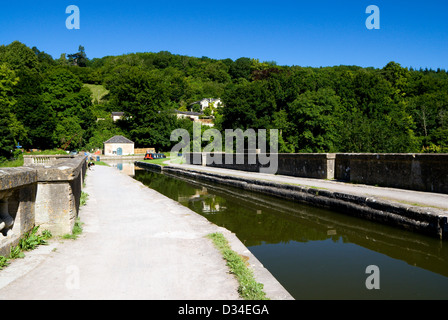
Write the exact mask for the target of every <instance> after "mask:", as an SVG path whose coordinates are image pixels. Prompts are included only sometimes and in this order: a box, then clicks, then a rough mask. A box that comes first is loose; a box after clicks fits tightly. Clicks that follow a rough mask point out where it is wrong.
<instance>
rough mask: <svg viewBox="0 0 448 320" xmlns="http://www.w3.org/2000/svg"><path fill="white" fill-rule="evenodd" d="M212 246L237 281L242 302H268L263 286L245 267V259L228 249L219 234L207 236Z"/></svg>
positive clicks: (227, 245) (225, 240) (224, 240)
mask: <svg viewBox="0 0 448 320" xmlns="http://www.w3.org/2000/svg"><path fill="white" fill-rule="evenodd" d="M208 238H210V239H211V240H212V241H213V244H214V245H215V246H216V248H218V250H219V251H220V252H221V254H222V255H223V258H224V260H226V261H227V266H228V267H229V268H230V272H231V273H232V274H233V275H235V277H236V279H237V280H238V283H239V287H238V293H239V295H240V296H241V298H243V299H244V300H269V299H268V298H267V297H266V293H265V292H264V291H263V287H264V286H263V284H261V283H258V282H257V281H256V280H255V278H254V274H253V272H252V270H251V269H249V268H248V266H247V265H246V262H245V259H244V258H243V257H241V256H240V255H239V254H237V253H236V252H235V251H233V250H232V249H231V248H230V245H229V243H228V241H227V239H226V238H225V237H224V235H223V234H221V233H212V234H210V235H208Z"/></svg>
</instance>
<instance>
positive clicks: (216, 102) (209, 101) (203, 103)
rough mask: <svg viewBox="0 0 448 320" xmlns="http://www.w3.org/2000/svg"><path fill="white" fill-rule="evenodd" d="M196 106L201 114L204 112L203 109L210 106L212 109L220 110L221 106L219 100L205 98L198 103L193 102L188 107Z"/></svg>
mask: <svg viewBox="0 0 448 320" xmlns="http://www.w3.org/2000/svg"><path fill="white" fill-rule="evenodd" d="M197 104H198V105H200V107H201V111H202V112H204V110H205V109H207V108H208V107H211V106H213V107H214V108H220V107H222V106H223V104H222V101H221V99H212V98H205V99H202V100H200V101H195V102H193V103H192V104H191V105H190V106H191V107H193V106H194V105H197Z"/></svg>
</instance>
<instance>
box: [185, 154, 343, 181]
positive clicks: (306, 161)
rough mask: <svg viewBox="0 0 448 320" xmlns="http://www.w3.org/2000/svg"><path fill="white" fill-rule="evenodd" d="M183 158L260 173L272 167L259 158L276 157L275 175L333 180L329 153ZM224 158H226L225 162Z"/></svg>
mask: <svg viewBox="0 0 448 320" xmlns="http://www.w3.org/2000/svg"><path fill="white" fill-rule="evenodd" d="M184 156H185V159H186V162H187V163H188V164H195V165H207V166H209V167H216V168H224V169H234V170H242V171H249V172H260V169H261V168H263V167H268V166H270V165H273V163H269V164H267V165H263V164H261V161H260V157H261V156H264V157H265V158H267V159H270V160H273V157H274V156H276V157H277V161H278V168H277V170H276V174H280V175H287V176H295V177H303V178H316V179H333V178H334V162H335V154H331V153H303V154H297V153H296V154H288V153H280V154H276V155H273V154H266V155H264V154H255V153H252V154H248V153H245V154H225V153H211V154H210V153H187V154H185V155H184ZM239 156H242V159H244V161H243V163H242V164H240V163H238V162H237V158H238V157H239ZM226 157H228V158H227V161H226ZM217 159H219V161H218V163H217V161H216V160H217ZM251 159H255V161H252V162H251ZM229 160H230V161H229Z"/></svg>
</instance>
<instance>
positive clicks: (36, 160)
mask: <svg viewBox="0 0 448 320" xmlns="http://www.w3.org/2000/svg"><path fill="white" fill-rule="evenodd" d="M73 158H74V156H72V155H42V156H41V155H24V156H23V162H24V164H23V165H24V166H30V165H40V166H48V165H54V164H56V163H58V162H61V161H65V160H67V159H73Z"/></svg>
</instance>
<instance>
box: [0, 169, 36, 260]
mask: <svg viewBox="0 0 448 320" xmlns="http://www.w3.org/2000/svg"><path fill="white" fill-rule="evenodd" d="M36 191H37V170H35V169H32V168H26V167H21V168H3V169H0V255H1V256H8V255H9V253H10V248H11V247H13V246H16V245H17V244H18V242H19V240H20V238H21V237H22V236H23V234H25V233H27V232H29V231H30V230H31V229H32V228H33V227H34V225H35V209H34V208H35V206H34V204H35V201H36Z"/></svg>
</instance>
